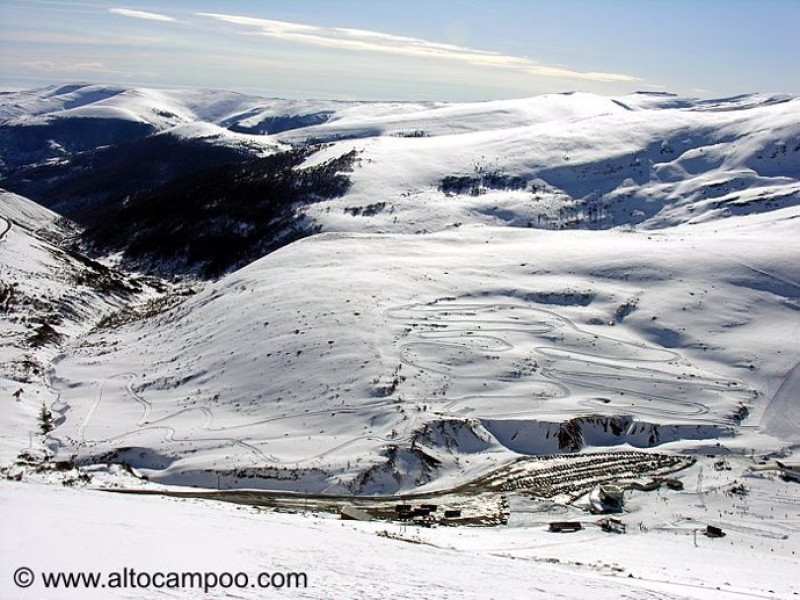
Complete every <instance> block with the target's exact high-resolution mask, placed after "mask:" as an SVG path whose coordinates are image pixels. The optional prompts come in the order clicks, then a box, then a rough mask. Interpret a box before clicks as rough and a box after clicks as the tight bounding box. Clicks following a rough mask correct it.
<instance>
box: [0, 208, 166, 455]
mask: <svg viewBox="0 0 800 600" xmlns="http://www.w3.org/2000/svg"><path fill="white" fill-rule="evenodd" d="M74 232H75V228H74V226H72V225H70V224H69V223H66V222H65V221H64V220H63V219H61V218H59V217H57V215H55V214H54V213H52V212H50V211H48V210H46V209H43V208H41V207H39V206H38V205H36V204H34V203H32V202H31V201H30V200H27V199H25V198H22V197H20V196H16V195H14V194H9V193H6V192H0V236H1V237H0V306H2V321H1V322H2V339H1V340H0V397H2V398H3V400H4V403H5V406H6V408H5V410H3V411H2V414H1V415H0V431H2V432H3V434H2V436H0V461H2V462H4V463H5V462H8V461H11V460H13V459H14V458H15V457H16V456H17V454H18V453H19V452H20V451H22V450H25V449H31V448H39V446H40V445H41V439H39V438H38V437H37V436H36V435H35V434H38V433H40V418H39V417H40V414H41V411H42V407H43V406H47V407H50V406H52V405H53V404H54V403H56V401H57V394H56V393H55V392H54V390H53V389H52V386H51V381H50V376H51V372H50V365H51V361H52V360H53V358H54V357H55V356H56V355H58V354H59V353H60V352H61V351H62V349H63V347H64V346H66V345H68V344H69V342H70V341H71V340H73V339H74V338H75V337H77V336H80V335H82V334H85V333H86V332H87V331H89V330H90V329H91V328H92V327H94V326H95V325H96V324H97V323H98V322H99V321H100V320H101V319H102V318H104V317H106V316H108V315H109V314H111V313H114V312H116V311H118V310H119V309H120V308H121V307H123V306H126V305H129V304H130V303H132V302H135V301H142V300H144V299H147V298H149V297H154V296H155V295H156V292H155V291H154V290H153V289H152V288H151V287H150V285H149V284H148V283H147V282H145V281H142V280H138V281H137V280H136V279H135V278H131V277H128V276H123V275H121V274H119V273H116V272H114V271H112V270H110V269H108V268H106V267H104V266H103V265H101V264H99V263H96V262H94V261H90V260H88V259H86V258H84V257H81V256H80V255H78V254H75V253H72V252H68V251H65V250H62V249H61V248H59V247H58V246H56V245H54V242H56V243H57V242H60V241H62V240H63V239H64V238H65V237H66V236H68V235H71V234H73V233H74ZM53 419H54V422H57V421H58V416H57V414H54V415H53Z"/></svg>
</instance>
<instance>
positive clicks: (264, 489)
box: [0, 85, 800, 598]
mask: <svg viewBox="0 0 800 600" xmlns="http://www.w3.org/2000/svg"><path fill="white" fill-rule="evenodd" d="M799 108H800V99H798V98H796V97H793V96H788V95H749V96H741V97H737V98H729V99H724V100H717V101H709V100H702V101H701V100H692V99H684V98H679V97H676V96H672V95H669V94H646V93H639V94H632V95H629V96H622V97H616V98H609V97H602V96H594V95H590V94H579V93H575V94H556V95H546V96H538V97H534V98H529V99H524V100H515V101H496V102H485V103H474V104H448V103H433V102H431V103H377V102H373V103H367V102H311V101H304V102H299V101H286V100H274V99H268V98H258V97H254V96H246V95H241V94H234V93H227V92H212V91H194V90H152V89H126V88H114V87H110V86H93V85H70V86H60V87H58V86H53V87H50V88H44V89H38V90H31V91H25V92H13V93H3V94H1V95H0V187H2V188H4V189H5V190H7V191H4V192H2V193H0V234H1V235H2V238H0V275H1V278H0V306H2V307H3V330H2V345H1V346H0V353H1V354H0V356H2V359H0V397H1V398H3V403H4V405H5V406H6V410H4V411H2V413H0V472H1V473H2V475H3V477H4V479H5V480H6V481H5V482H3V483H2V485H0V503H2V505H3V506H5V507H7V508H6V509H5V510H4V514H5V515H6V517H4V518H6V519H8V520H9V522H7V523H6V525H7V526H8V527H12V529H13V531H14V532H16V533H15V535H14V539H15V541H14V543H13V545H12V544H8V545H4V546H3V556H2V564H3V566H4V570H6V567H9V569H8V570H9V572H11V571H13V568H12V567H16V566H17V565H16V562H17V557H18V556H20V555H27V556H32V555H33V554H32V553H35V552H37V550H36V548H37V547H38V545H39V544H45V543H49V542H46V541H45V540H46V539H50V537H51V536H54V539H55V542H53V544H54V547H55V548H61V549H67V548H73V547H74V546H73V545H74V542H73V541H72V540H73V538H74V537H76V536H78V535H84V534H85V535H87V536H88V539H90V540H95V541H93V542H92V543H93V544H96V546H95V547H96V548H98V549H101V550H102V549H103V548H105V547H106V545H104V543H103V541H102V539H103V537H104V536H105V535H107V534H106V533H104V531H108V532H111V533H110V534H109V535H111V536H112V537H113V536H117V535H118V536H120V537H121V536H123V535H128V533H123V532H124V531H126V527H127V526H126V525H125V521H124V520H122V519H121V518H119V517H116V516H115V515H116V514H117V513H120V514H121V513H125V512H127V511H131V513H132V514H137V515H138V514H139V513H140V512H141V513H142V514H141V515H140V516H137V517H132V518H135V519H137V521H138V520H139V519H140V520H141V522H146V523H147V528H148V529H147V530H146V531H140V530H136V531H135V533H131V534H130V535H132V536H133V537H132V538H131V540H132V541H131V542H130V543H131V544H133V545H134V546H137V547H141V548H146V547H148V546H149V544H150V543H151V541H152V537H150V536H151V535H158V536H159V537H163V539H170V540H171V541H170V542H168V543H167V544H166V545H165V547H164V548H163V549H159V550H158V551H157V552H156V553H157V554H158V556H160V557H161V558H163V560H162V561H161V564H173V565H174V566H175V568H178V567H181V568H183V567H185V566H189V565H192V564H194V563H196V564H200V563H203V560H204V559H203V558H202V556H203V554H202V552H201V551H200V550H198V548H199V547H202V546H208V545H213V544H216V543H217V542H218V538H217V537H215V536H213V535H212V534H209V533H203V532H202V531H201V526H200V525H199V523H208V526H209V527H212V528H218V529H220V530H223V529H224V530H232V531H237V532H241V533H240V534H237V535H241V537H242V540H244V541H243V542H242V544H241V545H235V544H234V543H233V542H231V541H226V542H224V543H225V544H228V545H230V548H228V550H229V552H228V556H229V557H233V556H235V557H237V558H236V559H233V558H231V559H230V563H231V565H232V566H231V568H233V565H236V568H237V569H243V570H247V569H250V570H253V571H254V570H256V569H257V568H262V567H263V564H264V563H265V562H267V563H268V562H270V561H269V560H267V558H266V556H267V555H269V553H270V552H271V553H272V554H271V555H270V556H272V557H274V559H275V560H278V561H282V563H283V564H284V565H292V564H294V567H295V568H300V567H302V566H303V565H305V566H306V567H307V569H308V570H309V573H310V574H309V577H310V578H311V579H312V583H313V585H312V586H310V587H309V588H308V589H305V590H292V593H293V594H295V593H296V597H307V598H317V597H334V598H353V597H363V598H377V597H387V596H388V597H411V596H412V595H414V594H415V592H414V591H413V590H414V588H413V587H411V586H410V585H409V584H408V583H406V578H404V577H401V576H400V575H399V573H400V572H406V571H412V570H413V571H415V572H417V575H418V577H419V579H420V580H421V581H423V582H424V583H423V584H422V585H428V586H432V587H430V588H427V589H429V590H430V593H429V594H427V597H431V598H472V597H474V598H487V597H495V598H511V597H528V598H540V597H541V598H550V597H566V598H582V597H589V596H591V597H601V598H603V597H608V598H619V597H631V598H645V597H647V598H651V597H652V598H742V597H750V598H789V597H793V596H797V595H798V594H800V579H798V576H797V575H796V574H794V572H795V571H796V570H797V566H798V560H797V555H796V553H797V552H800V509H799V508H798V507H800V487H798V484H797V483H796V482H793V481H791V479H790V476H791V473H788V475H789V477H787V471H786V468H785V465H787V464H788V465H790V466H791V465H793V464H796V463H797V461H798V459H797V457H796V452H797V449H798V444H800V397H799V396H798V394H800V366H799V365H800V342H799V341H798V340H800V317H799V316H798V315H800V312H798V311H800V235H798V233H799V230H798V223H800V220H798V218H800V110H798V109H799ZM52 211H55V212H52ZM777 461H780V463H779V462H777ZM781 465H783V466H781ZM789 470H791V467H790V469H789ZM782 475H783V477H781V476H782ZM8 480H11V481H8ZM58 484H64V485H63V486H62V485H58ZM65 486H66V487H69V488H74V489H62V488H63V487H65ZM598 486H606V487H608V486H610V487H614V488H619V489H621V490H624V498H625V502H624V507H622V508H621V510H622V513H621V514H620V515H618V516H620V517H621V519H622V520H623V521H624V522H625V523H626V524H627V535H614V534H608V533H605V532H603V531H601V530H600V528H599V527H597V520H598V518H599V517H598V516H596V515H594V514H592V509H594V508H596V506H594V505H593V504H592V500H591V495H592V493H596V490H597V489H598ZM670 486H672V487H670ZM112 489H113V490H116V491H118V492H123V491H129V492H147V494H148V495H147V496H144V497H143V496H131V495H126V494H122V493H119V494H117V493H114V494H112V493H109V492H108V491H107V490H112ZM98 490H106V491H102V492H101V491H98ZM219 499H222V500H228V501H230V502H232V503H233V504H226V503H216V502H215V501H213V500H219ZM423 501H424V502H427V503H433V504H437V505H441V506H442V507H444V508H449V509H451V510H456V509H457V511H458V512H459V516H458V518H457V519H456V520H455V521H451V522H447V523H444V524H445V525H456V524H459V523H460V524H462V525H471V526H465V527H446V526H441V527H432V528H428V527H421V526H420V527H415V526H414V525H413V524H408V523H406V522H401V521H400V520H398V519H397V518H396V517H397V515H395V514H393V510H394V508H393V507H394V506H395V505H396V504H398V503H400V504H404V503H409V504H415V503H419V502H423ZM348 506H356V507H360V509H361V511H362V512H364V513H366V514H367V515H368V516H371V517H372V518H373V519H375V520H376V522H369V523H348V524H346V525H342V524H340V523H339V522H338V521H334V520H332V519H333V518H334V517H337V516H338V514H339V511H341V510H342V508H344V507H348ZM279 511H280V512H279ZM283 511H289V512H291V513H295V512H297V513H303V514H302V515H298V514H281V513H282V512H283ZM34 512H35V513H36V514H39V515H42V514H45V513H46V514H47V515H49V516H47V517H46V518H39V517H36V518H34V517H33V515H34ZM12 513H14V514H21V513H24V514H27V515H31V516H30V519H31V520H30V521H29V522H16V523H11V522H10V521H11V520H12V517H11V516H10V515H11V514H12ZM57 514H74V515H76V516H75V517H74V518H75V519H78V520H79V521H80V523H81V524H80V526H78V524H76V523H70V524H69V525H66V524H64V523H62V522H61V521H60V520H59V519H58V518H57V517H56V516H54V515H57ZM91 514H94V515H102V517H101V518H98V519H97V521H96V524H86V523H85V522H84V521H83V519H88V518H89V517H88V515H91ZM80 515H82V516H80ZM554 521H569V522H574V521H577V522H581V523H582V524H583V529H582V530H581V531H578V532H576V533H574V534H563V536H564V537H559V535H560V534H557V533H550V532H548V531H547V526H548V523H551V522H554ZM429 524H430V522H428V521H426V520H422V521H420V520H417V525H429ZM708 526H712V527H713V528H719V529H721V530H723V531H724V532H725V533H726V534H727V535H726V536H725V537H724V538H721V539H712V538H706V537H704V536H703V535H702V533H703V532H705V531H707V530H706V527H708ZM187 531H189V532H191V533H187ZM155 532H157V533H155ZM698 532H700V534H701V535H700V538H699V539H698ZM263 538H272V539H274V540H281V542H280V544H282V546H279V544H278V543H276V544H274V545H273V546H272V548H271V549H270V550H269V551H266V550H265V551H263V552H262V553H261V554H259V551H256V550H252V548H251V549H250V550H245V549H244V547H245V545H248V546H252V547H258V541H257V540H258V539H263ZM409 542H410V543H409ZM319 544H324V545H329V546H339V547H342V548H346V549H347V550H346V551H343V552H342V553H341V555H338V556H335V557H331V558H330V560H328V559H325V560H322V561H321V562H319V563H316V564H315V561H312V560H311V559H309V553H310V552H311V548H312V547H313V546H315V545H319ZM234 546H235V547H234ZM281 547H282V548H283V550H284V551H283V553H281ZM65 551H66V550H65ZM66 552H67V553H68V554H69V553H71V551H66ZM75 552H76V553H77V550H76V551H75ZM92 552H93V553H94V554H92V556H94V555H95V554H96V556H94V558H92V557H85V558H84V559H81V560H80V561H78V562H79V563H80V564H81V565H83V564H85V565H90V564H94V565H98V564H102V565H108V567H109V568H112V567H113V566H114V561H115V560H119V559H120V558H119V553H111V554H110V555H106V553H105V552H104V551H98V552H95V551H92ZM265 553H266V554H265ZM745 554H746V555H747V557H748V560H746V561H745V560H744V559H743V555H745ZM362 555H363V556H362ZM168 556H171V557H174V556H181V557H183V559H181V560H177V561H176V559H174V558H172V559H168V558H167V557H168ZM358 556H362V558H361V559H358V558H356V557H358ZM184 559H185V560H184ZM48 560H49V559H48ZM93 560H94V562H93V563H92V561H93ZM170 560H171V561H172V562H171V563H170ZM192 560H194V563H192ZM158 561H159V558H158V557H154V558H153V560H152V561H151V563H152V564H154V565H156V564H159V563H158ZM237 561H238V562H237ZM24 562H25V561H24V560H23V561H22V563H24ZM22 563H21V564H22ZM48 564H49V563H48ZM437 564H441V565H442V566H441V570H440V569H439V568H438V567H435V566H434V565H437ZM76 565H77V563H76ZM298 565H299V566H298ZM354 565H355V566H354ZM143 566H144V565H143ZM52 568H53V569H55V568H56V566H55V564H54V566H53V567H52ZM74 568H75V569H79V568H81V566H80V565H77V566H75V567H74ZM86 568H89V567H88V566H87V567H86ZM93 568H95V569H98V568H99V567H97V566H95V567H93ZM197 568H200V567H197ZM315 568H316V569H318V571H317V574H316V576H315V575H314V569H315ZM383 570H385V571H387V572H388V576H387V573H385V572H383ZM468 572H469V573H471V575H470V576H469V578H467V579H464V578H463V577H465V575H464V574H466V573H468ZM343 573H347V575H346V576H345V575H343ZM384 576H387V578H386V579H384V580H383V581H382V582H379V581H378V580H381V579H382V578H383V577H384ZM440 577H444V578H445V579H446V581H438V579H439V578H440ZM4 579H5V580H4V581H2V582H0V585H2V586H5V585H10V583H9V581H8V579H9V578H8V577H5V576H4ZM367 580H375V582H374V583H365V581H367ZM359 582H360V587H359ZM314 586H316V587H314ZM589 589H590V590H592V591H591V593H589V592H587V591H586V590H589ZM0 590H5V591H2V592H0V595H2V596H3V597H14V598H17V597H20V598H23V597H32V596H24V595H20V591H19V590H18V589H16V588H3V587H0ZM354 590H355V591H354ZM235 591H236V592H237V593H240V594H241V595H239V596H234V595H233V592H234V590H229V591H225V592H224V594H223V591H221V590H217V593H218V596H214V597H248V598H249V597H253V598H255V597H259V596H258V595H257V592H256V591H255V590H235ZM82 592H83V593H85V590H82ZM149 593H152V596H149V595H148V596H136V595H131V596H130V597H154V598H155V597H197V596H196V595H193V594H192V593H191V592H189V591H186V592H185V594H186V595H185V596H182V595H179V594H178V593H177V592H176V593H175V594H176V595H170V596H168V595H166V593H164V595H161V594H162V592H158V591H155V590H151V591H150V592H149ZM15 594H16V595H15ZM227 594H229V595H227ZM248 594H251V595H248ZM54 597H55V596H54ZM58 597H70V596H69V594H68V593H66V592H65V593H64V595H63V596H58ZM76 597H78V596H76ZM80 597H87V596H86V595H82V596H80ZM96 597H107V596H103V595H97V596H96ZM115 597H116V596H115ZM119 597H128V596H119Z"/></svg>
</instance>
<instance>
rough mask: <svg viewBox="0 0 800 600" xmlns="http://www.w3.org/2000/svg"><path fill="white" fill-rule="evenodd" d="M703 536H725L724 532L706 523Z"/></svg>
mask: <svg viewBox="0 0 800 600" xmlns="http://www.w3.org/2000/svg"><path fill="white" fill-rule="evenodd" d="M705 536H706V537H710V538H721V537H725V532H724V531H722V529H720V528H719V527H715V526H714V525H706V531H705Z"/></svg>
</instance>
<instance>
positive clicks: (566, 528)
mask: <svg viewBox="0 0 800 600" xmlns="http://www.w3.org/2000/svg"><path fill="white" fill-rule="evenodd" d="M548 529H549V531H551V532H553V533H572V532H574V531H580V530H581V529H583V525H582V524H581V522H580V521H553V522H552V523H550V526H549V528H548Z"/></svg>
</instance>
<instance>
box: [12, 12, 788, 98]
mask: <svg viewBox="0 0 800 600" xmlns="http://www.w3.org/2000/svg"><path fill="white" fill-rule="evenodd" d="M223 6H224V10H225V13H219V12H213V11H214V10H222V9H221V8H220V5H219V3H213V2H210V1H209V0H197V1H189V0H176V1H173V2H166V1H165V0H148V2H146V3H141V4H140V5H139V4H137V5H127V4H125V5H122V4H119V3H117V2H108V1H106V0H32V1H25V2H23V1H21V0H7V1H6V2H4V3H3V5H2V7H0V16H1V17H2V22H3V25H2V26H0V48H1V49H2V52H0V60H1V61H2V62H1V63H0V64H2V71H1V72H0V88H2V89H30V88H36V87H42V86H44V85H51V84H52V85H58V84H63V83H68V82H69V83H75V82H91V83H96V84H101V85H119V86H126V87H153V88H190V89H197V88H204V89H225V90H232V91H240V92H243V93H248V94H256V95H266V96H270V97H281V98H287V99H330V100H362V101H369V100H372V101H424V100H427V101H445V102H470V101H487V100H503V99H513V98H524V97H530V96H536V95H541V94H549V93H566V92H588V93H594V94H600V95H604V96H618V95H626V94H630V93H634V92H666V93H672V94H675V95H677V96H682V97H696V98H725V97H732V96H741V95H746V94H753V93H768V94H770V93H788V94H798V93H800V82H798V81H796V80H793V79H792V78H791V77H790V76H789V75H788V74H789V73H797V72H800V40H798V39H797V37H796V36H794V35H792V34H791V29H792V24H793V23H796V22H797V21H798V20H800V3H790V2H782V1H780V0H771V1H767V2H759V3H753V2H747V1H737V2H729V1H723V0H709V1H708V2H704V3H703V4H702V5H701V6H697V5H696V3H691V2H687V1H677V2H671V3H667V2H658V3H647V4H646V5H641V4H637V3H631V2H626V1H623V0H598V1H597V2H588V1H580V0H568V1H566V2H555V1H552V0H546V1H541V2H536V3H531V2H521V1H517V0H504V1H501V2H497V3H493V4H492V6H491V7H488V6H485V5H482V4H480V3H475V2H470V1H466V0H449V1H447V2H442V3H437V4H436V5H434V6H429V5H426V4H424V3H423V2H421V1H420V0H409V1H408V2H403V3H399V2H385V3H378V6H375V5H372V4H369V3H366V2H362V1H360V0H344V1H342V2H337V3H325V2H319V1H317V0H306V1H289V0H274V1H273V2H270V3H269V4H266V3H260V2H249V1H243V0H237V1H234V2H227V3H225V4H224V5H223ZM420 15H424V17H425V18H420ZM54 16H55V17H57V18H54Z"/></svg>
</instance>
